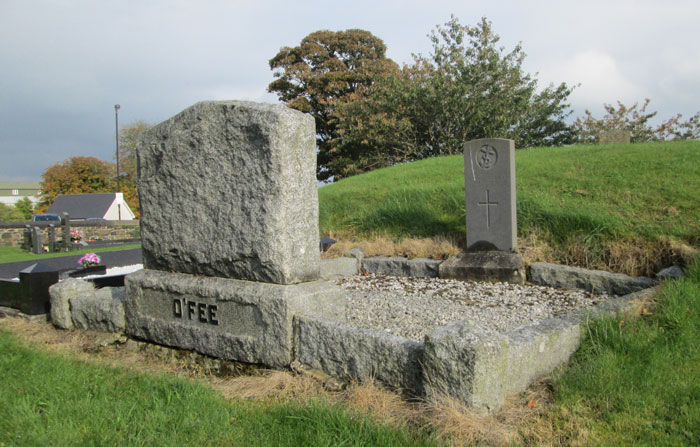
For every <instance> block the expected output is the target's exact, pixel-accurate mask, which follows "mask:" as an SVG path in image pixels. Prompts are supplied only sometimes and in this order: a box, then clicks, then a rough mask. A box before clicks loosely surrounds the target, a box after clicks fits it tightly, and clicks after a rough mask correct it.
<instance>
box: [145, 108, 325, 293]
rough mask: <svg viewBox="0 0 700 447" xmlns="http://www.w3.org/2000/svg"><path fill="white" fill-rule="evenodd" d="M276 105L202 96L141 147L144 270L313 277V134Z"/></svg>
mask: <svg viewBox="0 0 700 447" xmlns="http://www.w3.org/2000/svg"><path fill="white" fill-rule="evenodd" d="M315 133H316V132H315V126H314V120H313V118H312V117H311V116H310V115H307V114H304V113H301V112H298V111H295V110H292V109H290V108H288V107H286V106H283V105H272V104H257V103H252V102H243V101H220V102H200V103H197V104H195V105H193V106H191V107H189V108H187V109H185V110H184V111H183V112H181V113H179V114H178V115H176V116H174V117H172V118H170V119H168V120H167V121H164V122H162V123H160V124H158V125H156V126H154V127H153V128H152V129H150V130H149V131H147V132H146V133H144V135H143V136H142V138H141V140H140V142H139V144H138V148H137V161H138V187H139V197H140V200H141V238H142V240H143V245H142V248H143V258H144V266H145V268H148V269H154V270H162V271H174V272H180V273H191V274H197V275H206V276H215V277H224V278H234V279H243V280H249V281H260V282H270V283H276V284H294V283H300V282H305V281H312V280H316V279H318V277H319V260H320V258H319V249H318V241H319V232H318V193H317V190H316V189H317V186H316V139H315Z"/></svg>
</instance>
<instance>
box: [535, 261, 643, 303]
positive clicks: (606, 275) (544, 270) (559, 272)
mask: <svg viewBox="0 0 700 447" xmlns="http://www.w3.org/2000/svg"><path fill="white" fill-rule="evenodd" d="M530 282H532V283H533V284H539V285H542V286H549V287H555V288H559V289H584V290H587V291H589V292H594V293H608V294H612V295H627V294H628V293H632V292H636V291H638V290H642V289H647V288H649V287H652V286H654V284H656V282H655V281H654V280H653V279H651V278H647V277H644V276H640V277H637V278H635V277H632V276H628V275H623V274H621V273H610V272H605V271H602V270H587V269H582V268H579V267H569V266H566V265H558V264H549V263H546V262H536V263H534V264H532V265H531V266H530Z"/></svg>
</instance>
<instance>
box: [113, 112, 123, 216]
mask: <svg viewBox="0 0 700 447" xmlns="http://www.w3.org/2000/svg"><path fill="white" fill-rule="evenodd" d="M114 127H115V134H116V138H117V149H116V154H117V193H120V192H121V191H122V187H121V180H120V178H119V177H120V176H121V173H120V172H119V104H115V105H114ZM117 215H118V219H119V220H122V209H121V203H117Z"/></svg>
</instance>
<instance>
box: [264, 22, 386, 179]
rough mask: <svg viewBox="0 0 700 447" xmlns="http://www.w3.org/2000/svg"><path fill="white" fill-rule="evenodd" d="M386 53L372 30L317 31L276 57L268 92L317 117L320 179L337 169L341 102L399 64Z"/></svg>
mask: <svg viewBox="0 0 700 447" xmlns="http://www.w3.org/2000/svg"><path fill="white" fill-rule="evenodd" d="M385 53H386V46H385V45H384V42H382V40H381V39H379V38H377V37H375V36H374V35H372V33H370V32H368V31H364V30H358V29H351V30H347V31H337V32H333V31H316V32H314V33H311V34H309V35H308V36H306V37H304V38H303V39H302V41H301V44H300V45H299V46H296V47H284V48H282V49H281V50H280V51H279V52H278V53H277V54H276V55H275V57H273V58H272V59H270V69H272V70H273V74H274V77H275V78H277V79H276V80H275V81H273V82H271V83H270V85H269V86H268V91H269V92H271V93H276V94H277V96H278V97H279V99H280V100H281V101H282V102H285V103H286V104H287V105H288V106H289V107H291V108H293V109H296V110H300V111H302V112H306V113H309V114H311V115H312V116H313V117H314V119H315V122H316V142H317V145H318V163H317V176H318V179H319V180H326V179H328V178H330V177H332V176H333V175H334V174H335V172H334V168H333V166H332V165H331V164H330V163H331V162H332V161H333V160H334V154H333V153H332V147H331V144H330V142H331V140H332V139H333V138H337V137H338V133H337V129H336V121H335V120H334V119H333V118H332V115H333V112H334V110H335V107H336V103H337V101H338V100H339V99H342V98H345V97H347V96H348V95H351V94H353V93H355V92H357V91H358V90H359V89H361V88H363V87H368V86H370V85H372V83H373V82H375V80H376V79H377V77H378V76H381V74H382V73H383V72H385V71H386V70H387V69H390V67H392V66H395V65H396V64H395V63H394V62H393V61H391V60H390V59H388V58H386V56H385Z"/></svg>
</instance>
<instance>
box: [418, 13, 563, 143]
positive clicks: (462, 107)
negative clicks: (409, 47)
mask: <svg viewBox="0 0 700 447" xmlns="http://www.w3.org/2000/svg"><path fill="white" fill-rule="evenodd" d="M430 40H431V42H432V45H433V50H432V53H431V54H430V56H429V57H424V56H417V57H416V61H415V64H414V65H413V67H411V68H410V69H411V70H413V71H415V72H416V73H418V76H417V77H416V81H417V82H420V83H421V84H422V85H425V93H424V97H423V98H422V100H423V101H425V102H426V103H427V105H424V106H422V108H423V110H422V112H421V113H420V114H422V115H423V117H422V118H421V119H420V120H419V130H420V132H421V134H422V138H423V140H424V141H425V142H426V144H427V150H428V152H429V153H432V154H435V155H438V154H445V153H448V154H453V153H458V152H461V151H462V146H463V144H464V142H465V141H468V140H471V139H474V138H489V137H505V138H512V139H514V140H515V143H516V147H527V146H534V145H556V144H562V143H565V142H568V140H569V138H570V136H569V132H568V126H567V124H566V123H565V121H564V120H565V118H566V117H567V116H568V115H569V114H570V113H571V112H570V111H569V110H568V109H569V105H568V104H566V100H567V99H568V96H569V94H570V93H571V91H572V89H571V88H569V87H567V85H566V84H560V85H559V86H554V85H549V86H548V87H546V88H545V89H543V90H542V91H540V92H538V89H537V80H536V78H535V77H534V76H532V75H530V74H529V73H526V72H525V71H524V70H523V68H522V63H523V60H524V59H525V53H524V52H523V50H522V47H521V46H520V44H518V45H516V46H515V47H514V48H513V49H512V50H511V51H510V52H506V51H505V48H504V47H501V46H498V42H499V40H500V37H499V36H498V35H497V34H496V33H494V31H493V29H492V25H491V22H489V21H488V20H487V19H486V18H482V19H481V21H480V22H479V23H477V24H476V26H468V25H461V24H460V23H459V21H458V20H457V18H455V17H454V16H453V17H452V18H451V20H450V21H449V22H447V23H445V25H444V26H437V27H436V30H435V31H433V32H432V34H431V35H430ZM421 74H422V76H421Z"/></svg>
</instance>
